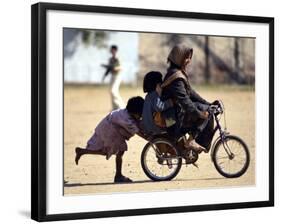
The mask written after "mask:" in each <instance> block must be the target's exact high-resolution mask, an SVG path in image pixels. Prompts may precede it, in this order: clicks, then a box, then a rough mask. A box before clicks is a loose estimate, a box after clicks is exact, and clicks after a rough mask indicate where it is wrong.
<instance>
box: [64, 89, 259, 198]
mask: <svg viewBox="0 0 281 224" xmlns="http://www.w3.org/2000/svg"><path fill="white" fill-rule="evenodd" d="M197 90H198V91H199V93H200V95H202V96H203V97H205V98H206V99H207V100H209V101H213V100H215V99H221V100H222V101H223V102H224V104H225V108H226V120H227V128H228V130H229V131H230V132H231V133H232V134H235V135H238V136H240V137H241V138H242V139H243V140H244V141H245V142H246V143H247V145H248V147H249V149H250V156H251V161H250V166H249V168H248V170H247V172H246V173H245V174H244V175H243V176H241V177H239V178H234V179H227V178H225V177H223V176H221V175H220V174H219V173H218V172H217V171H216V169H215V167H214V165H213V163H212V161H211V158H210V155H209V154H205V153H203V154H200V158H199V159H198V161H197V164H198V166H199V168H196V167H194V166H192V165H189V166H187V167H186V166H185V165H183V166H182V169H181V171H180V172H179V174H178V175H177V177H176V178H175V179H173V180H172V181H164V182H153V181H151V180H150V179H149V178H148V177H147V176H146V175H145V174H144V172H143V170H142V168H141V164H140V155H141V151H142V149H143V147H144V145H145V144H146V141H145V140H143V139H141V138H140V137H138V136H135V137H133V138H131V139H130V140H129V142H128V148H129V150H128V152H126V153H125V155H124V157H123V174H124V175H126V176H128V177H130V178H131V179H132V180H133V181H134V182H133V183H129V184H114V183H113V178H114V173H115V157H114V156H112V157H111V158H110V160H106V159H105V157H103V156H96V155H86V156H84V157H82V158H81V159H80V162H79V165H78V166H76V164H75V162H74V157H75V152H74V150H75V147H76V146H81V147H84V146H85V145H86V142H87V140H88V139H89V138H90V136H91V135H92V132H93V130H94V128H95V127H96V125H97V124H98V122H99V121H100V120H101V119H102V118H103V117H104V116H105V115H106V114H107V113H109V111H110V109H111V103H110V96H109V91H108V88H107V87H97V86H65V90H64V181H65V184H64V194H65V195H75V194H101V193H113V192H149V191H165V190H172V189H191V188H192V189H194V188H211V187H226V186H231V187H233V186H245V185H254V184H255V93H254V90H251V89H250V88H246V89H244V88H241V87H227V86H223V87H221V88H219V87H217V88H213V87H207V88H206V87H204V88H203V87H201V88H197ZM120 92H121V95H122V97H123V99H124V102H126V101H127V100H128V99H129V98H130V97H132V96H136V95H140V96H143V93H142V90H141V88H130V87H123V88H121V90H120ZM222 121H223V119H222ZM214 139H215V138H214Z"/></svg>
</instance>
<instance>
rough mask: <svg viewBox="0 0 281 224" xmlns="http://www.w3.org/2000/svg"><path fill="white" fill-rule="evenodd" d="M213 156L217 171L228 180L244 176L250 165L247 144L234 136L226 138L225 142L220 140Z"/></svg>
mask: <svg viewBox="0 0 281 224" xmlns="http://www.w3.org/2000/svg"><path fill="white" fill-rule="evenodd" d="M212 156H213V162H214V165H215V168H216V169H217V171H218V172H219V173H220V174H221V175H222V176H224V177H227V178H235V177H240V176H242V175H243V174H244V173H245V172H246V171H247V169H248V167H249V164H250V153H249V149H248V147H247V145H246V143H245V142H244V141H243V140H242V139H241V138H239V137H237V136H234V135H228V136H226V137H225V140H224V141H222V140H219V141H218V142H217V143H216V145H215V147H214V151H213V155H212Z"/></svg>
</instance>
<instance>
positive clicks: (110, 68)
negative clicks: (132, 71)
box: [102, 45, 124, 110]
mask: <svg viewBox="0 0 281 224" xmlns="http://www.w3.org/2000/svg"><path fill="white" fill-rule="evenodd" d="M117 51H118V47H117V46H116V45H112V46H111V48H110V53H111V55H112V56H111V57H110V58H109V61H108V64H102V66H103V67H104V68H106V71H105V73H104V76H103V79H102V80H103V81H104V80H105V78H106V77H107V76H108V75H109V74H111V77H110V95H111V102H112V110H116V109H120V108H123V107H124V102H123V100H122V98H121V96H120V93H119V87H120V84H121V81H122V80H121V75H120V71H121V64H120V60H119V59H118V57H117Z"/></svg>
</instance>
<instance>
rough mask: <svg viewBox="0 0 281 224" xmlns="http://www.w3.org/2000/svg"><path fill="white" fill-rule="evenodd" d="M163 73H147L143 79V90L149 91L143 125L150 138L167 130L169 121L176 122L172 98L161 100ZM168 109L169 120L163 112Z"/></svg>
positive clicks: (145, 102) (143, 113) (145, 103)
mask: <svg viewBox="0 0 281 224" xmlns="http://www.w3.org/2000/svg"><path fill="white" fill-rule="evenodd" d="M161 84H162V74H161V73H160V72H158V71H151V72H149V73H147V74H146V75H145V77H144V80H143V91H144V92H145V93H147V95H146V96H145V100H144V105H143V112H142V121H141V127H142V129H143V132H144V134H145V135H146V136H149V137H148V138H150V137H152V136H156V135H161V134H162V133H164V132H165V128H166V127H167V123H172V124H174V122H175V112H174V110H173V103H172V101H171V100H169V99H168V100H166V101H161V99H160V96H161V92H162V88H161ZM163 111H166V114H168V115H169V120H167V119H164V118H163V116H162V112H163Z"/></svg>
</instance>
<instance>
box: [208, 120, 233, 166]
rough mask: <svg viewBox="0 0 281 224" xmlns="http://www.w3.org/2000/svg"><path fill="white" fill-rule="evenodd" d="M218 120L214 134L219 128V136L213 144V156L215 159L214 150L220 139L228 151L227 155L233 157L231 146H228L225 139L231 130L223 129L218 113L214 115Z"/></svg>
mask: <svg viewBox="0 0 281 224" xmlns="http://www.w3.org/2000/svg"><path fill="white" fill-rule="evenodd" d="M213 116H214V118H215V121H216V127H215V129H214V134H215V133H216V132H217V131H218V130H219V137H217V138H216V139H215V141H214V143H213V144H212V148H211V158H212V161H213V159H214V158H213V152H214V148H215V146H216V144H217V143H218V141H219V140H221V141H222V144H223V147H224V149H225V151H226V153H227V155H228V156H229V157H230V158H231V157H232V152H231V151H230V149H229V147H228V146H227V144H226V142H225V139H226V136H227V135H228V134H229V132H227V131H224V130H222V127H221V125H220V122H219V119H218V117H217V116H216V115H213Z"/></svg>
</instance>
